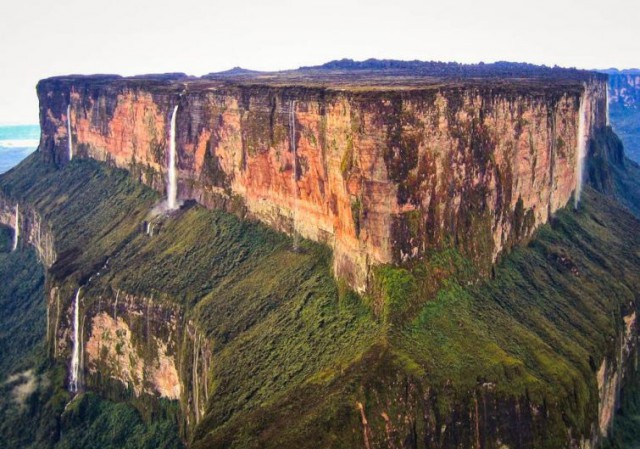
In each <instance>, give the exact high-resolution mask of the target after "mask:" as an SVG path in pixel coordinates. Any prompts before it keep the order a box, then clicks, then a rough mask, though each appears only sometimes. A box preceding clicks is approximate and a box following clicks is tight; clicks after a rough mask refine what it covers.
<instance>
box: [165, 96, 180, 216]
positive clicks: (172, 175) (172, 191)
mask: <svg viewBox="0 0 640 449" xmlns="http://www.w3.org/2000/svg"><path fill="white" fill-rule="evenodd" d="M177 115H178V105H176V106H175V107H174V108H173V113H172V114H171V135H170V136H169V139H170V142H169V170H168V171H169V179H168V183H167V207H168V209H170V210H172V209H175V208H176V207H177V203H178V201H177V200H178V180H177V177H176V117H177Z"/></svg>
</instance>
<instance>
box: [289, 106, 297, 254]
mask: <svg viewBox="0 0 640 449" xmlns="http://www.w3.org/2000/svg"><path fill="white" fill-rule="evenodd" d="M289 140H290V142H291V150H292V152H293V176H292V179H291V182H292V186H293V250H294V251H298V223H297V221H298V217H297V215H298V183H297V179H296V176H297V172H298V155H297V153H296V102H295V100H291V101H289Z"/></svg>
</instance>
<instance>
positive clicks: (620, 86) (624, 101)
mask: <svg viewBox="0 0 640 449" xmlns="http://www.w3.org/2000/svg"><path fill="white" fill-rule="evenodd" d="M609 101H610V110H611V123H612V126H613V128H614V129H615V132H616V134H617V135H618V136H619V137H620V139H621V140H622V142H623V143H624V148H625V152H626V153H627V156H628V157H629V158H630V159H632V160H634V161H636V162H638V161H640V131H638V121H640V71H638V70H631V71H625V72H618V71H610V72H609Z"/></svg>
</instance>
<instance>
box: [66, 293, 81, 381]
mask: <svg viewBox="0 0 640 449" xmlns="http://www.w3.org/2000/svg"><path fill="white" fill-rule="evenodd" d="M81 288H82V287H78V290H76V296H75V298H74V299H73V353H72V355H71V380H70V382H69V391H70V392H71V393H77V391H78V384H79V381H78V379H79V373H80V290H81Z"/></svg>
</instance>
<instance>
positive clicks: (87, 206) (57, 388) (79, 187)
mask: <svg viewBox="0 0 640 449" xmlns="http://www.w3.org/2000/svg"><path fill="white" fill-rule="evenodd" d="M0 188H1V189H2V190H3V192H4V194H5V195H10V196H11V197H12V198H14V199H18V200H20V201H21V202H23V203H24V202H26V203H29V204H32V205H36V206H37V207H38V210H39V211H41V212H43V214H44V215H45V217H46V219H47V220H48V221H49V222H50V223H52V225H53V229H54V233H55V235H56V236H58V235H59V236H61V238H60V239H57V241H56V244H57V250H58V251H59V254H62V255H63V256H66V258H64V259H63V262H64V261H65V260H66V263H63V264H59V265H57V266H54V271H52V273H56V274H57V275H58V277H60V276H62V275H64V274H65V271H61V270H60V267H63V268H64V270H68V271H66V272H68V273H69V274H70V275H71V276H72V277H73V278H74V279H80V278H81V277H82V276H83V275H84V273H86V272H87V271H88V270H86V268H85V265H89V266H91V265H92V264H93V263H96V262H97V261H99V260H100V258H101V257H102V253H101V251H100V249H102V250H104V251H105V252H107V254H108V251H113V250H114V248H117V245H118V244H120V243H121V241H122V240H123V237H122V236H125V237H124V238H125V239H126V235H128V232H130V229H131V228H134V227H136V226H137V224H136V222H135V215H134V216H133V218H130V217H128V215H129V214H131V213H134V214H135V211H136V209H135V206H139V205H145V204H146V203H145V201H146V202H147V203H149V204H150V202H152V201H153V198H155V196H154V194H153V193H152V192H149V191H146V190H144V189H142V188H141V187H140V186H137V185H136V184H135V183H133V182H131V181H130V180H129V177H128V176H127V175H126V174H125V173H123V172H119V171H110V170H105V169H104V168H102V167H99V166H98V165H97V164H91V163H89V164H82V163H80V164H78V165H77V166H75V167H71V168H70V169H69V170H68V171H67V172H63V171H58V170H56V169H54V168H53V167H50V166H46V165H44V164H42V163H41V162H40V160H39V158H38V155H32V156H30V157H29V158H28V159H27V160H26V161H24V162H23V163H22V164H21V165H20V166H19V167H18V168H16V169H14V170H12V171H10V172H8V173H7V174H5V175H3V176H2V177H0ZM145 211H146V209H145ZM96 220H97V221H96ZM101 220H104V221H101ZM105 223H106V224H107V225H106V226H105ZM108 224H111V225H112V226H108ZM12 235H13V231H12V230H10V229H8V228H4V227H3V228H1V229H0V246H1V247H2V250H0V280H1V281H2V282H1V285H2V288H1V289H0V308H1V309H0V311H1V313H0V320H1V322H2V331H1V333H0V354H2V357H1V360H0V382H1V386H0V390H1V392H2V394H1V395H0V447H3V448H77V447H83V448H101V449H103V448H123V447H126V448H149V449H151V448H176V447H181V446H182V442H181V441H180V438H179V436H178V425H177V422H176V420H175V419H163V418H160V419H156V420H155V421H154V422H149V421H148V420H144V419H143V417H142V415H141V414H140V413H139V412H138V410H136V409H135V408H133V407H132V406H130V405H128V404H116V403H113V402H110V401H106V400H103V399H101V398H100V397H99V396H96V395H94V394H91V393H89V394H86V395H83V396H82V397H80V398H77V399H76V400H74V401H73V402H72V403H70V400H71V396H70V395H69V394H68V393H67V391H66V389H65V379H66V377H67V372H66V365H65V364H63V363H55V362H52V361H51V360H50V359H49V358H48V357H47V355H46V351H45V341H44V338H45V332H46V329H47V324H46V310H45V292H44V270H43V268H42V266H41V265H40V264H39V261H38V260H37V257H36V254H35V251H34V250H33V249H32V248H30V247H28V246H26V245H21V246H20V248H19V250H18V251H16V252H11V253H9V252H7V249H8V248H10V245H11V239H12ZM92 246H93V247H92ZM84 247H87V248H88V249H87V251H86V252H85V251H84ZM96 247H97V248H98V250H96V249H95V248H96ZM56 268H58V271H57V272H56V271H55V269H56ZM50 274H51V273H50Z"/></svg>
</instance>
